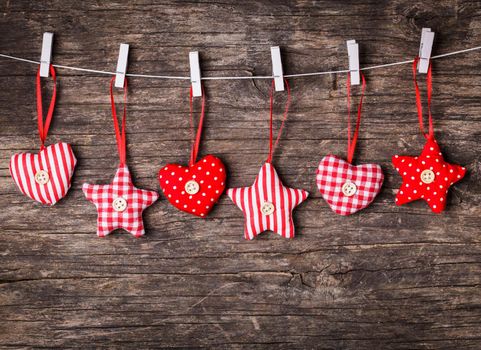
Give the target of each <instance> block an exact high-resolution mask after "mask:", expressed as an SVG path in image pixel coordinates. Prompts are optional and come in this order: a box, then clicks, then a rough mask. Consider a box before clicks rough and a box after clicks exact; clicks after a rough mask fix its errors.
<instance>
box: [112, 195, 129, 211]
mask: <svg viewBox="0 0 481 350" xmlns="http://www.w3.org/2000/svg"><path fill="white" fill-rule="evenodd" d="M112 208H114V210H115V211H117V212H123V211H124V210H125V209H127V201H126V200H125V199H124V198H122V197H117V198H115V199H114V201H113V202H112Z"/></svg>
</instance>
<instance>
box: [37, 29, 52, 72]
mask: <svg viewBox="0 0 481 350" xmlns="http://www.w3.org/2000/svg"><path fill="white" fill-rule="evenodd" d="M52 46H53V33H49V32H45V33H43V41H42V55H41V56H40V76H41V77H44V78H48V76H49V73H50V62H51V61H52Z"/></svg>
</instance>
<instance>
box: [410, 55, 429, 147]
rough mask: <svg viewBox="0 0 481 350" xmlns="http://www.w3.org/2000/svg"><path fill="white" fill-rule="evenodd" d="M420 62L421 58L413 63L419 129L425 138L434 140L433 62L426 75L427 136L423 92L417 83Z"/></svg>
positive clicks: (417, 58)
mask: <svg viewBox="0 0 481 350" xmlns="http://www.w3.org/2000/svg"><path fill="white" fill-rule="evenodd" d="M418 62H419V57H416V58H415V59H414V62H413V81H414V89H415V91H416V107H417V109H418V120H419V129H421V132H422V133H423V135H424V137H425V138H432V137H433V136H434V127H433V118H432V115H431V96H432V90H433V78H432V71H431V62H429V68H428V74H427V75H426V90H427V95H428V118H429V134H426V132H425V131H424V122H423V105H422V102H421V92H420V91H419V86H418V83H417V81H416V73H417V66H418Z"/></svg>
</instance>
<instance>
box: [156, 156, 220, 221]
mask: <svg viewBox="0 0 481 350" xmlns="http://www.w3.org/2000/svg"><path fill="white" fill-rule="evenodd" d="M225 179H226V171H225V166H224V164H223V163H222V161H221V160H220V159H219V158H217V157H215V156H213V155H210V154H209V155H207V156H205V157H204V158H202V159H200V160H199V161H198V162H197V163H195V164H194V165H192V166H189V167H185V166H182V165H178V164H167V165H166V166H164V167H163V168H162V169H160V170H159V183H160V188H161V189H162V191H163V192H164V195H165V196H166V197H167V199H168V200H169V202H170V203H171V204H172V205H173V206H174V207H176V208H177V209H180V210H182V211H185V212H186V213H189V214H194V215H197V216H199V217H206V216H207V214H208V213H209V212H210V211H211V210H212V208H213V206H214V204H215V203H217V201H218V200H219V197H220V196H221V194H222V192H224V189H225Z"/></svg>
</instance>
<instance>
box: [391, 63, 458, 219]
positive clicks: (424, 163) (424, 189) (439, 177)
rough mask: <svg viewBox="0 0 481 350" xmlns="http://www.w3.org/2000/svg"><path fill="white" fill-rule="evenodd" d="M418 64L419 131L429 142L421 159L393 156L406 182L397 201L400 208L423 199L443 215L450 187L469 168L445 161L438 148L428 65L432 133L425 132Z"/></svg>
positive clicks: (430, 129)
mask: <svg viewBox="0 0 481 350" xmlns="http://www.w3.org/2000/svg"><path fill="white" fill-rule="evenodd" d="M418 61H419V58H418V57H416V59H414V61H413V80H414V89H415V91H416V106H417V110H418V121H419V128H420V130H421V132H422V134H423V135H424V137H425V138H426V140H427V142H426V144H425V146H424V149H423V151H422V153H421V155H419V157H407V156H399V155H395V156H394V157H392V163H393V165H394V167H395V168H396V170H397V171H398V172H399V174H400V175H401V177H402V180H403V182H402V185H401V188H400V189H399V191H398V193H397V195H396V199H395V202H396V204H397V205H403V204H406V203H409V202H412V201H415V200H418V199H424V200H425V201H426V203H428V205H429V207H430V208H431V210H432V211H433V212H435V213H440V212H442V211H443V210H444V209H445V208H446V197H447V194H448V189H449V187H450V186H451V185H453V184H454V183H456V182H458V181H459V180H461V179H462V178H463V177H464V175H465V174H466V168H464V167H462V166H460V165H456V164H450V163H448V162H446V161H444V158H443V154H442V153H441V150H440V149H439V145H438V143H437V142H436V140H435V139H434V127H433V118H432V115H431V94H432V67H431V64H429V68H428V72H427V76H426V82H427V84H426V85H427V96H428V98H427V100H428V101H427V102H428V117H429V131H428V132H425V131H424V123H423V111H422V103H421V93H420V91H419V87H418V83H417V81H416V72H417V63H418Z"/></svg>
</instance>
